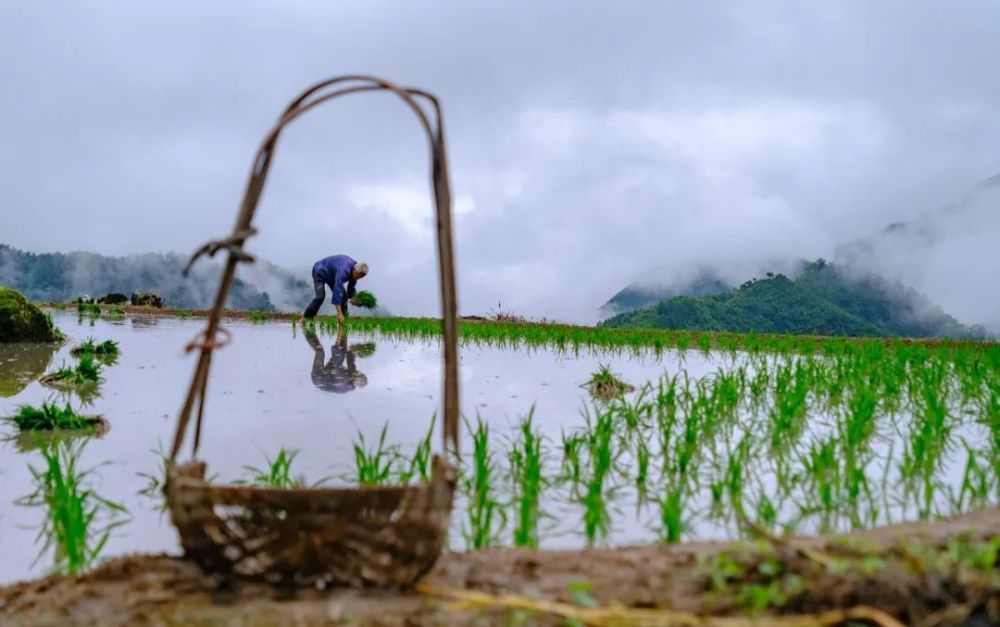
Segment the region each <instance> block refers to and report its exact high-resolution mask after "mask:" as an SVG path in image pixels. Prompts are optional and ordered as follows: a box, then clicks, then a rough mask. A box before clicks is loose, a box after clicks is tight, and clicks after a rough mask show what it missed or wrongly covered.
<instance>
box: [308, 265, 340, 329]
mask: <svg viewBox="0 0 1000 627" xmlns="http://www.w3.org/2000/svg"><path fill="white" fill-rule="evenodd" d="M313 289H315V290H316V298H314V299H312V301H311V302H310V303H309V306H308V307H306V310H305V312H304V313H303V314H302V317H303V318H305V319H306V320H311V319H313V318H315V317H316V314H317V313H319V308H320V307H322V306H323V299H324V298H326V283H325V282H324V281H323V280H322V279H317V278H316V276H315V275H313ZM340 309H341V311H343V312H344V316H345V317H346V316H347V294H346V293H345V294H344V301H343V302H342V303H340Z"/></svg>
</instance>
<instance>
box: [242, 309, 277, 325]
mask: <svg viewBox="0 0 1000 627" xmlns="http://www.w3.org/2000/svg"><path fill="white" fill-rule="evenodd" d="M247 318H249V319H250V322H257V323H260V322H267V321H268V320H270V319H271V317H270V316H269V315H267V312H266V311H250V312H247Z"/></svg>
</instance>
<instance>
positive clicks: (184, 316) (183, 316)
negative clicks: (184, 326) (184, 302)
mask: <svg viewBox="0 0 1000 627" xmlns="http://www.w3.org/2000/svg"><path fill="white" fill-rule="evenodd" d="M174 315H175V316H177V317H178V318H180V319H181V320H187V319H188V318H190V317H191V312H190V311H184V310H182V309H178V310H177V311H175V312H174Z"/></svg>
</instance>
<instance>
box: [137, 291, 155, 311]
mask: <svg viewBox="0 0 1000 627" xmlns="http://www.w3.org/2000/svg"><path fill="white" fill-rule="evenodd" d="M132 304H133V305H135V306H136V307H156V308H157V309H162V308H163V299H162V298H160V297H159V296H157V295H156V294H154V293H152V292H143V291H136V292H132Z"/></svg>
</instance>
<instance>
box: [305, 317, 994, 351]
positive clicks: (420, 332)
mask: <svg viewBox="0 0 1000 627" xmlns="http://www.w3.org/2000/svg"><path fill="white" fill-rule="evenodd" d="M320 324H321V325H325V326H330V325H333V324H334V323H333V322H331V321H330V320H323V321H322V322H321V323H320ZM350 326H351V327H352V328H355V329H357V330H361V331H372V332H378V333H381V334H383V335H385V336H387V337H396V338H399V339H411V340H412V339H420V338H437V337H439V336H440V334H441V324H440V321H438V320H433V319H426V318H374V317H366V318H356V319H352V320H351V321H350ZM459 331H460V334H461V336H462V338H463V339H466V340H471V341H475V342H482V343H484V344H491V345H495V346H501V347H510V348H517V347H524V346H531V345H534V346H541V345H544V346H548V347H551V348H558V349H563V350H578V349H579V348H581V347H584V348H606V349H614V348H619V349H625V350H633V349H636V350H640V351H646V350H650V349H651V350H652V352H653V353H654V354H656V353H658V352H661V351H663V350H667V349H676V350H681V351H684V350H688V349H690V348H691V347H692V346H695V347H698V348H699V349H700V350H702V351H706V350H714V351H721V352H723V353H730V354H735V353H736V352H746V353H751V354H765V353H767V354H807V355H809V354H817V353H822V354H825V355H837V354H844V353H848V352H854V351H857V350H858V349H859V348H862V349H866V348H869V347H880V348H881V349H882V351H883V353H886V354H890V353H891V354H893V356H895V357H897V358H902V359H905V360H908V359H910V358H911V354H912V353H914V352H918V351H921V350H923V351H927V352H931V351H933V352H934V353H936V354H943V355H945V356H946V357H947V358H954V357H955V356H956V355H959V354H961V355H962V356H963V357H970V356H971V359H972V360H973V361H976V360H979V359H980V358H981V356H982V354H983V353H996V352H997V351H998V350H1000V346H998V345H997V344H995V343H989V342H975V341H957V340H940V339H931V340H909V339H906V340H903V339H885V338H843V337H826V338H819V337H805V336H795V335H758V334H753V333H749V334H739V333H705V332H692V331H674V330H659V329H634V328H608V327H602V326H598V327H578V326H572V325H561V324H548V323H530V322H525V323H509V322H505V323H502V324H500V323H496V322H490V321H480V320H476V321H467V320H465V321H461V322H460V323H459ZM992 359H997V358H996V357H995V356H994V357H992Z"/></svg>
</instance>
